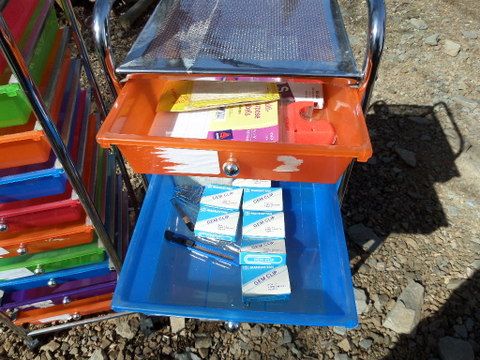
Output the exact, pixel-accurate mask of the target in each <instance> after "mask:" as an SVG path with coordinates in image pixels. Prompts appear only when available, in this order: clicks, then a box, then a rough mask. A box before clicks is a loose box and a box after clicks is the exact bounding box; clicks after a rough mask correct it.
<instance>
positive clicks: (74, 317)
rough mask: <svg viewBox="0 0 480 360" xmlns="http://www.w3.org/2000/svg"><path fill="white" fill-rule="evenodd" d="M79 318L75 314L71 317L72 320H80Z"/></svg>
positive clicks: (79, 316)
mask: <svg viewBox="0 0 480 360" xmlns="http://www.w3.org/2000/svg"><path fill="white" fill-rule="evenodd" d="M81 317H82V316H81V315H80V314H79V313H75V314H73V315H72V319H73V320H80V318H81Z"/></svg>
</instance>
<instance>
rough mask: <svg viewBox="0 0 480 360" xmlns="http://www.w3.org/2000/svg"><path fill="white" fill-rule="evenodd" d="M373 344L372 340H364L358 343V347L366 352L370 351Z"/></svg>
mask: <svg viewBox="0 0 480 360" xmlns="http://www.w3.org/2000/svg"><path fill="white" fill-rule="evenodd" d="M372 344H373V340H372V339H363V340H360V342H359V343H358V345H359V346H360V347H361V348H362V349H364V350H368V349H370V347H371V346H372Z"/></svg>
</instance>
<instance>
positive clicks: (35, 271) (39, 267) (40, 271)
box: [33, 265, 44, 275]
mask: <svg viewBox="0 0 480 360" xmlns="http://www.w3.org/2000/svg"><path fill="white" fill-rule="evenodd" d="M43 272H44V271H43V268H42V266H41V265H37V267H36V268H35V270H33V273H34V274H35V275H41V274H43Z"/></svg>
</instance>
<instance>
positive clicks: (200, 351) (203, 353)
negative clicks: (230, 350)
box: [198, 348, 209, 359]
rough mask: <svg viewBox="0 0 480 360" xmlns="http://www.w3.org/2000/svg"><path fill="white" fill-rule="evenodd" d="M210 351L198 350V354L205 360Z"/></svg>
mask: <svg viewBox="0 0 480 360" xmlns="http://www.w3.org/2000/svg"><path fill="white" fill-rule="evenodd" d="M208 353H209V350H208V349H206V348H201V349H198V354H199V355H200V357H201V358H202V359H205V358H206V357H207V356H208Z"/></svg>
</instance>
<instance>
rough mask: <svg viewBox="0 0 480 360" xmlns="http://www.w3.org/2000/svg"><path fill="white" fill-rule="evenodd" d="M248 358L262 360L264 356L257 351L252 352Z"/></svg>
mask: <svg viewBox="0 0 480 360" xmlns="http://www.w3.org/2000/svg"><path fill="white" fill-rule="evenodd" d="M248 355H249V356H248V358H249V359H250V360H261V359H262V355H260V353H259V352H256V351H251V352H250V354H248Z"/></svg>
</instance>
